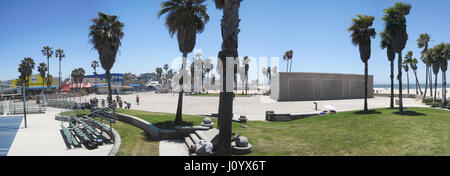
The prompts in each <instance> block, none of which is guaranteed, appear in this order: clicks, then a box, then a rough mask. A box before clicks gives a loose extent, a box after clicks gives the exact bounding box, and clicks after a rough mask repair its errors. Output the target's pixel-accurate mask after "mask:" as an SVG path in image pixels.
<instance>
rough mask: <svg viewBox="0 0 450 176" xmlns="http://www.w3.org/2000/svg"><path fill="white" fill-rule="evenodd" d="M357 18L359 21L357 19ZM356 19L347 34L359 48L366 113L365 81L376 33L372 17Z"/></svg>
mask: <svg viewBox="0 0 450 176" xmlns="http://www.w3.org/2000/svg"><path fill="white" fill-rule="evenodd" d="M358 18H359V19H358ZM358 18H353V19H352V21H353V24H352V25H351V26H350V28H348V31H349V32H352V34H351V38H352V43H353V44H354V45H355V46H356V45H358V47H359V55H360V58H361V61H362V62H363V63H364V68H365V69H364V112H368V111H369V110H368V108H367V81H368V62H369V59H370V53H371V48H370V45H371V40H370V38H375V35H376V32H375V29H374V28H371V27H370V26H372V24H373V20H374V19H375V18H374V17H373V16H367V15H364V16H363V15H358Z"/></svg>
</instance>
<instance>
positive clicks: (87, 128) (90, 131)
mask: <svg viewBox="0 0 450 176" xmlns="http://www.w3.org/2000/svg"><path fill="white" fill-rule="evenodd" d="M75 121H77V122H78V123H80V124H81V125H83V127H84V128H85V129H86V130H87V131H88V132H89V133H92V134H94V135H95V136H100V133H98V132H97V131H95V129H94V128H92V127H91V126H89V125H88V124H87V123H86V122H84V121H82V120H81V119H79V118H75Z"/></svg>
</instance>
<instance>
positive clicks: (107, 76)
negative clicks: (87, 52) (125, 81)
mask: <svg viewBox="0 0 450 176" xmlns="http://www.w3.org/2000/svg"><path fill="white" fill-rule="evenodd" d="M106 81H108V100H109V101H111V102H112V100H113V99H112V92H111V91H112V90H111V73H110V72H109V70H106ZM111 102H110V103H111Z"/></svg>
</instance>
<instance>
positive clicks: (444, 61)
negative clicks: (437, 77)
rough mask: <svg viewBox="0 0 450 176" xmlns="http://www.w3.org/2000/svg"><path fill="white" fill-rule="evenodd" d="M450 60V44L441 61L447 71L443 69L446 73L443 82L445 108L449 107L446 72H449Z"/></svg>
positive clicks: (444, 50)
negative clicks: (449, 63) (449, 62)
mask: <svg viewBox="0 0 450 176" xmlns="http://www.w3.org/2000/svg"><path fill="white" fill-rule="evenodd" d="M448 60H450V43H447V44H445V46H444V49H443V52H442V60H441V62H442V63H441V65H444V67H445V69H443V72H444V78H443V79H442V80H443V85H444V88H443V94H444V95H443V98H444V104H443V105H444V106H446V105H447V76H446V72H447V65H448Z"/></svg>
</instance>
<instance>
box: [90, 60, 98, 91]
mask: <svg viewBox="0 0 450 176" xmlns="http://www.w3.org/2000/svg"><path fill="white" fill-rule="evenodd" d="M91 67H92V68H93V69H94V75H95V78H94V85H95V87H94V90H96V87H97V67H98V61H97V60H94V61H92V64H91ZM95 92H97V91H95Z"/></svg>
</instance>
